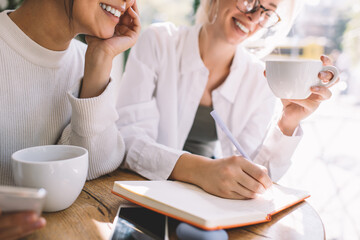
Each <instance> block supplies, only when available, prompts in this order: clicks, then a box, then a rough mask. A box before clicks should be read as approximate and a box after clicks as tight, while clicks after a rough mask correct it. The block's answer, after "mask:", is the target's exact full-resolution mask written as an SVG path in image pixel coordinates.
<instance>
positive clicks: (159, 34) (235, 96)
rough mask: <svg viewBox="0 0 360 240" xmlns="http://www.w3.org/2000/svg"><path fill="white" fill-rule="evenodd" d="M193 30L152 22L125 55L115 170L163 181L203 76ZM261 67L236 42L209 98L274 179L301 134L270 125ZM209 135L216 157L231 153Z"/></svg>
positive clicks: (270, 103)
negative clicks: (121, 145) (119, 162)
mask: <svg viewBox="0 0 360 240" xmlns="http://www.w3.org/2000/svg"><path fill="white" fill-rule="evenodd" d="M200 28H201V26H193V27H180V28H177V27H175V26H174V25H173V24H170V23H162V24H154V25H152V26H151V27H150V28H149V29H147V30H146V31H145V32H144V33H143V34H142V36H141V37H140V39H139V40H138V42H137V43H136V44H135V46H134V47H133V48H132V50H131V53H130V55H129V59H128V62H127V66H126V69H125V73H124V76H123V79H122V82H121V86H120V94H119V102H118V112H119V121H118V126H119V128H120V130H121V133H122V136H123V137H124V141H125V145H126V158H125V161H124V164H123V167H125V168H129V169H132V170H133V171H136V172H138V173H139V174H141V175H143V176H144V177H146V178H149V179H167V178H168V177H169V175H170V174H171V172H172V170H173V168H174V166H175V163H176V161H177V160H178V158H179V157H180V156H181V155H182V154H183V153H184V151H183V150H182V149H183V146H184V143H185V141H186V139H187V136H188V134H189V132H190V129H191V127H192V124H193V121H194V118H195V113H196V110H197V108H198V106H199V103H200V99H201V97H202V95H203V92H204V90H205V87H206V83H207V81H208V77H209V71H208V69H207V68H206V67H205V65H204V63H203V61H202V59H201V57H200V52H199V46H198V45H199V39H198V36H199V31H200ZM263 72H264V65H263V63H262V62H261V61H260V60H258V59H257V58H256V57H255V56H253V55H251V54H250V53H248V52H247V51H246V50H245V49H244V48H243V47H242V46H239V47H238V48H237V51H236V53H235V57H234V59H233V62H232V65H231V69H230V74H229V75H228V77H227V78H226V80H225V82H224V83H223V84H222V85H221V86H220V87H218V88H217V89H215V90H214V91H213V92H212V102H213V107H214V109H215V110H216V111H217V113H218V114H219V116H220V117H221V118H222V119H223V121H224V122H225V124H226V125H227V126H228V127H229V129H230V131H231V132H232V133H233V135H234V136H235V137H236V139H237V140H238V141H239V143H240V145H241V146H242V147H243V149H244V150H245V151H246V152H247V153H248V155H249V156H250V157H251V158H252V160H253V161H254V162H255V163H258V164H261V165H264V166H266V167H267V168H268V170H269V173H270V175H271V177H272V179H273V180H274V181H276V180H278V179H279V178H280V177H281V176H282V175H283V174H284V173H285V171H286V170H287V169H288V167H289V166H290V158H291V155H292V154H293V152H294V150H295V148H296V146H297V144H298V142H299V141H300V138H301V137H300V135H302V131H301V129H300V128H298V130H297V131H296V134H295V135H296V136H292V137H288V136H285V135H283V134H282V132H281V131H280V130H279V129H278V127H277V124H270V123H271V120H272V119H273V118H272V116H273V112H274V106H275V100H276V99H275V98H274V96H273V94H272V93H271V91H270V89H269V87H268V84H267V82H266V79H265V77H264V75H263ZM217 135H218V139H219V141H220V146H221V151H222V155H223V156H224V157H227V156H232V155H234V154H238V153H237V152H236V149H235V147H234V146H233V144H232V143H231V142H230V140H229V139H228V138H227V136H226V135H225V134H224V133H223V132H222V130H221V129H220V128H217Z"/></svg>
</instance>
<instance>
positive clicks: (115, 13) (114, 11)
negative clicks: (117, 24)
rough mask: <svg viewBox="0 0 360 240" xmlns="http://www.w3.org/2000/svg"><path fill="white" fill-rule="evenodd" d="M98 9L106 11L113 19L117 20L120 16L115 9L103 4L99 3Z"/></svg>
mask: <svg viewBox="0 0 360 240" xmlns="http://www.w3.org/2000/svg"><path fill="white" fill-rule="evenodd" d="M100 7H101V8H102V9H104V10H105V11H107V12H108V13H111V14H112V15H114V16H115V17H117V18H119V17H120V16H121V12H120V11H119V10H117V9H116V8H113V7H111V6H109V5H106V4H105V3H100Z"/></svg>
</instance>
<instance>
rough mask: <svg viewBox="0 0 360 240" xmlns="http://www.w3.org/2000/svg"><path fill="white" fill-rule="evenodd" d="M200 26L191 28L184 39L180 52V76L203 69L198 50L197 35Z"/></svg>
mask: <svg viewBox="0 0 360 240" xmlns="http://www.w3.org/2000/svg"><path fill="white" fill-rule="evenodd" d="M200 29H201V25H195V26H192V27H191V28H190V30H189V32H188V34H187V35H186V37H185V41H184V48H183V51H182V53H181V54H182V56H181V62H180V64H181V65H180V71H181V73H182V74H184V73H188V72H193V71H196V70H199V69H205V70H207V68H206V67H205V65H204V63H203V61H202V59H201V57H200V50H199V33H200Z"/></svg>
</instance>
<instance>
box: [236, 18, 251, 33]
mask: <svg viewBox="0 0 360 240" xmlns="http://www.w3.org/2000/svg"><path fill="white" fill-rule="evenodd" d="M235 24H236V26H238V27H239V28H240V30H241V31H243V32H244V33H249V32H250V30H249V29H248V28H247V27H245V26H244V25H242V24H241V23H239V22H238V21H237V20H235Z"/></svg>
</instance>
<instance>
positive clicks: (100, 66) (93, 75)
mask: <svg viewBox="0 0 360 240" xmlns="http://www.w3.org/2000/svg"><path fill="white" fill-rule="evenodd" d="M112 61H113V58H112V57H109V55H107V54H106V53H104V52H101V51H97V52H94V51H91V50H89V49H88V50H87V52H86V57H85V70H84V78H83V81H82V87H81V92H80V98H92V97H97V96H99V95H100V94H102V93H103V91H104V90H105V88H106V87H107V85H108V83H109V81H110V72H111V67H112Z"/></svg>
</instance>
